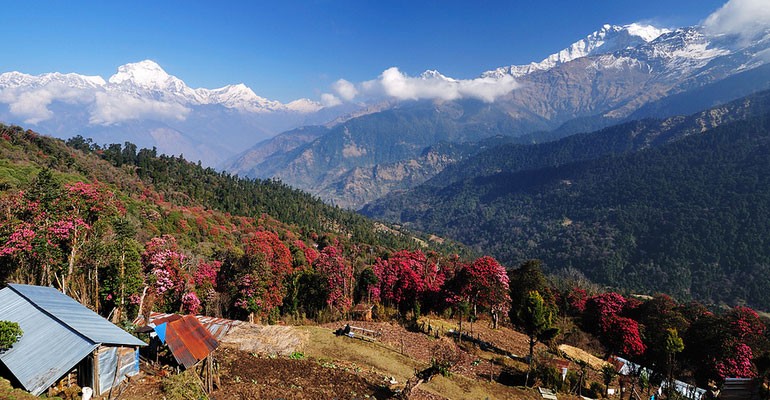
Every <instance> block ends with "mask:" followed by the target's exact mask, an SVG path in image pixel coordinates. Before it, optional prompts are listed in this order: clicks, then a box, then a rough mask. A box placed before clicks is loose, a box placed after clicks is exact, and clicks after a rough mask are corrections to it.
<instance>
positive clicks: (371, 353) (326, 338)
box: [302, 322, 540, 400]
mask: <svg viewBox="0 0 770 400" xmlns="http://www.w3.org/2000/svg"><path fill="white" fill-rule="evenodd" d="M356 323H358V322H356ZM302 329H305V330H307V331H308V333H309V335H310V338H309V340H308V342H307V346H306V347H305V354H306V355H307V356H309V357H313V358H316V359H318V360H319V361H321V362H335V360H337V361H344V362H349V363H354V364H356V365H358V366H361V367H363V368H368V369H369V371H371V372H373V373H377V374H381V375H382V376H383V377H393V378H395V379H396V380H397V381H398V382H400V383H403V382H406V380H407V379H409V378H410V377H411V376H412V375H414V373H415V370H418V369H423V368H427V367H428V366H429V363H428V362H426V361H422V360H417V359H414V358H412V357H409V356H408V354H409V353H408V352H407V351H405V353H406V354H407V355H402V354H401V353H400V348H397V347H392V346H390V345H389V344H386V343H382V342H367V341H362V340H356V339H350V338H346V337H336V336H334V334H333V333H332V330H331V329H329V328H322V327H304V328H302ZM400 329H403V328H400ZM416 335H420V334H416ZM422 336H425V335H422ZM425 338H426V339H427V340H429V341H431V343H432V342H433V339H430V338H427V336H425ZM324 360H326V361H324ZM419 389H420V391H422V392H427V393H422V394H421V395H420V396H419V398H426V397H425V396H429V395H432V396H433V397H432V398H447V399H533V400H534V399H539V398H540V397H539V396H538V395H537V394H536V393H535V392H534V391H533V390H525V389H521V388H514V387H509V386H505V385H502V384H499V383H497V382H489V381H488V380H485V379H482V378H480V377H476V376H467V375H464V374H460V373H455V374H452V375H451V376H450V377H443V376H437V377H434V378H433V380H431V381H430V382H428V383H425V384H423V385H420V386H419ZM436 396H438V397H436Z"/></svg>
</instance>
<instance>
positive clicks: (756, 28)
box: [703, 0, 770, 40]
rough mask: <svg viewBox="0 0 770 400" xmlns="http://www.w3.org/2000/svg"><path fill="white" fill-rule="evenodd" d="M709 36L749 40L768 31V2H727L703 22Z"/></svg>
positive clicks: (744, 0)
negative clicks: (729, 36) (725, 35)
mask: <svg viewBox="0 0 770 400" xmlns="http://www.w3.org/2000/svg"><path fill="white" fill-rule="evenodd" d="M703 25H704V27H705V28H706V32H707V33H709V34H711V35H721V34H728V35H738V36H740V37H741V38H742V39H743V40H751V39H753V38H754V37H756V36H757V35H758V34H760V33H763V32H765V31H766V30H767V29H770V4H768V0H729V1H728V2H727V3H725V5H723V6H722V8H720V9H719V10H717V11H714V13H712V14H711V15H709V16H708V18H706V20H705V21H704V22H703Z"/></svg>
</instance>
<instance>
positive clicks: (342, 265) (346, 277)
mask: <svg viewBox="0 0 770 400" xmlns="http://www.w3.org/2000/svg"><path fill="white" fill-rule="evenodd" d="M313 268H315V270H316V271H318V272H319V273H320V274H321V275H322V276H324V277H325V278H326V282H327V288H328V297H327V298H326V304H327V305H328V306H329V308H331V309H333V310H336V311H337V312H340V313H344V312H346V311H348V310H349V309H350V307H351V306H352V305H353V267H352V266H351V265H350V264H349V263H347V262H346V261H345V259H343V258H342V255H341V254H340V251H339V250H337V248H336V247H335V246H326V247H324V249H323V250H322V251H321V254H320V255H319V256H318V258H317V259H316V260H315V262H314V263H313Z"/></svg>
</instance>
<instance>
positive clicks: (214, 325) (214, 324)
mask: <svg viewBox="0 0 770 400" xmlns="http://www.w3.org/2000/svg"><path fill="white" fill-rule="evenodd" d="M179 318H182V316H181V315H179V314H163V313H157V312H153V313H150V320H149V321H148V322H151V323H153V324H155V325H160V324H162V323H164V322H169V321H172V320H176V319H179ZM195 318H197V319H198V322H200V323H201V324H202V325H203V326H204V327H206V329H207V330H208V331H209V332H210V333H211V335H212V336H214V338H216V339H217V340H222V338H223V337H225V335H227V333H228V332H230V330H231V329H233V328H234V327H236V326H238V325H242V324H245V323H246V322H245V321H236V320H232V319H226V318H214V317H207V316H205V315H196V316H195ZM146 323H147V322H145V321H144V318H143V317H141V316H140V317H139V318H137V319H136V320H135V321H134V324H136V325H145V324H146Z"/></svg>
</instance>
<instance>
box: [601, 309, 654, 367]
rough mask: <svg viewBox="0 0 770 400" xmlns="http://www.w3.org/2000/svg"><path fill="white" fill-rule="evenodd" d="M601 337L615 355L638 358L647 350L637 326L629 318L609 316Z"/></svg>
mask: <svg viewBox="0 0 770 400" xmlns="http://www.w3.org/2000/svg"><path fill="white" fill-rule="evenodd" d="M602 336H603V337H604V339H605V343H607V344H608V345H609V347H610V349H611V350H612V351H613V352H614V353H616V354H620V355H625V356H629V357H638V356H640V355H642V354H644V351H645V350H646V349H647V347H646V346H645V345H644V342H642V336H641V334H640V332H639V324H638V323H637V322H636V321H634V320H633V319H631V318H626V317H621V316H618V315H611V316H609V317H608V318H607V320H606V324H605V325H604V326H603V327H602Z"/></svg>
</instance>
